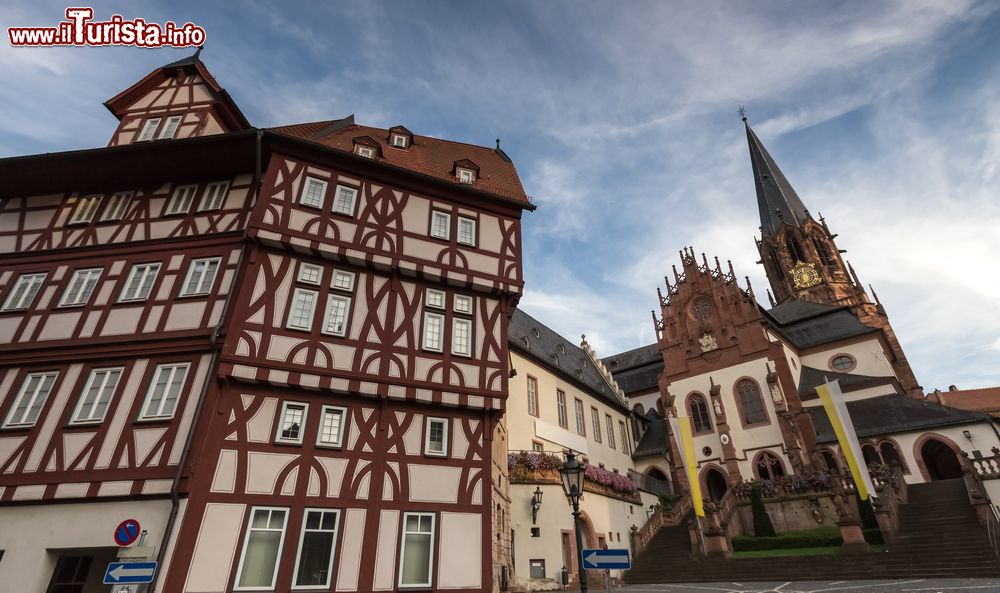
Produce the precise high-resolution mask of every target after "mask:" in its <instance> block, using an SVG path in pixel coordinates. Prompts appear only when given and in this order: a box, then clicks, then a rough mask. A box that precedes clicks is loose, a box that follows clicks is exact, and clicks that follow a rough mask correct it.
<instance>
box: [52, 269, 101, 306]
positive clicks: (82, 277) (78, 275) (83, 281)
mask: <svg viewBox="0 0 1000 593" xmlns="http://www.w3.org/2000/svg"><path fill="white" fill-rule="evenodd" d="M102 270H103V269H102V268H89V269H86V270H77V271H75V272H73V277H72V278H70V281H69V285H68V286H66V292H64V293H63V295H62V299H61V300H60V301H59V306H60V307H72V306H74V305H85V304H86V303H87V301H89V300H90V295H91V294H93V292H94V287H95V286H97V281H98V280H99V279H100V277H101V271H102Z"/></svg>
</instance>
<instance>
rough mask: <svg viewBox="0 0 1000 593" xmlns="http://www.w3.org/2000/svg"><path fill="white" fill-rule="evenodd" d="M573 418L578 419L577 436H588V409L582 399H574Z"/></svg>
mask: <svg viewBox="0 0 1000 593" xmlns="http://www.w3.org/2000/svg"><path fill="white" fill-rule="evenodd" d="M573 416H574V417H575V418H576V434H578V435H580V436H582V437H586V436H587V407H586V406H584V405H583V400H582V399H580V398H578V397H577V398H574V399H573Z"/></svg>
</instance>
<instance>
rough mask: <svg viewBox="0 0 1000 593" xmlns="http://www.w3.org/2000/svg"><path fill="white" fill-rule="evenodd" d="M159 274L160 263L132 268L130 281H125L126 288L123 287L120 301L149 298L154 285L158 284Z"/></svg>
mask: <svg viewBox="0 0 1000 593" xmlns="http://www.w3.org/2000/svg"><path fill="white" fill-rule="evenodd" d="M159 273H160V263H159V262H155V263H151V264H136V265H134V266H132V271H131V272H129V275H128V280H126V281H125V286H123V287H122V293H121V295H119V297H118V300H119V301H142V300H145V299H146V298H147V297H148V296H149V292H150V291H151V290H152V289H153V283H154V282H156V275H157V274H159Z"/></svg>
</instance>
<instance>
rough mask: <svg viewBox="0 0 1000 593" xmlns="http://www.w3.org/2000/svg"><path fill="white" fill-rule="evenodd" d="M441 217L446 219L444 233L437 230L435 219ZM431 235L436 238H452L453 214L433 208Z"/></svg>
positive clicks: (446, 239) (445, 239) (447, 239)
mask: <svg viewBox="0 0 1000 593" xmlns="http://www.w3.org/2000/svg"><path fill="white" fill-rule="evenodd" d="M438 218H441V219H442V220H444V233H443V234H441V233H439V232H437V231H436V230H435V227H436V225H435V224H434V222H435V220H437V219H438ZM430 234H431V237H434V238H435V239H442V240H444V241H449V240H451V214H449V213H447V212H442V211H440V210H431V233H430Z"/></svg>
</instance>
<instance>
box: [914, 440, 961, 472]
mask: <svg viewBox="0 0 1000 593" xmlns="http://www.w3.org/2000/svg"><path fill="white" fill-rule="evenodd" d="M920 456H921V457H922V458H923V460H924V466H925V467H926V468H927V474H928V475H929V476H930V478H931V480H951V479H953V478H961V477H962V464H961V463H959V461H958V456H956V455H955V452H954V451H952V450H951V447H949V446H948V445H945V444H944V443H942V442H941V441H939V440H937V439H928V440H927V442H926V443H924V444H923V446H922V447H920Z"/></svg>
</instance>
